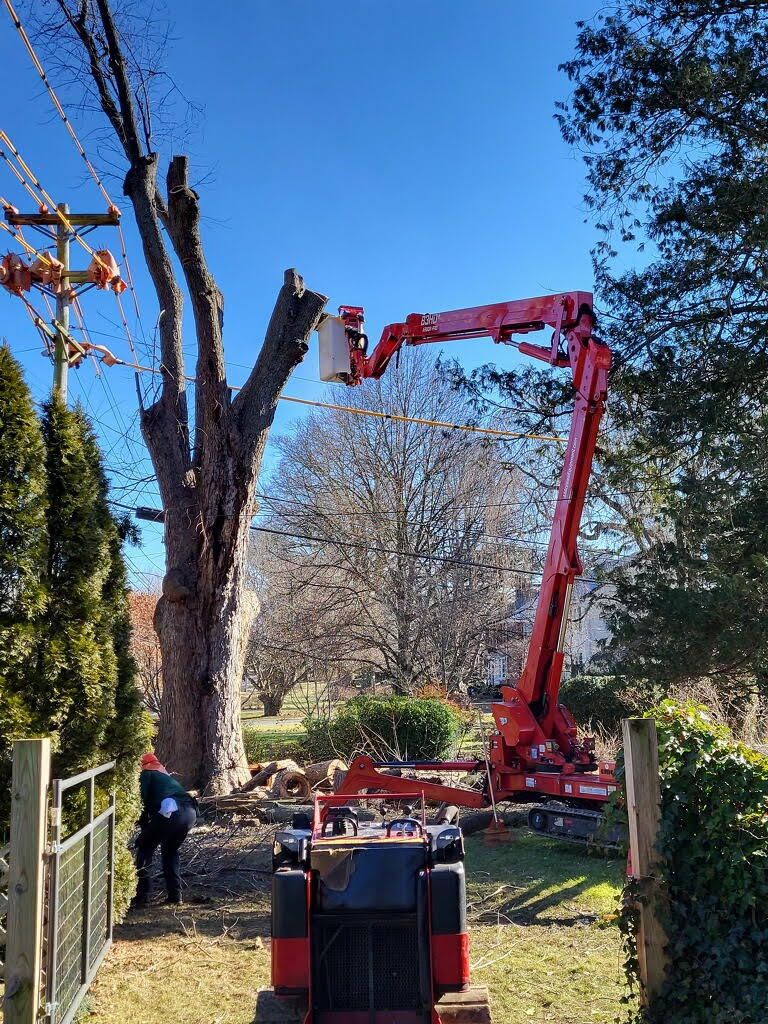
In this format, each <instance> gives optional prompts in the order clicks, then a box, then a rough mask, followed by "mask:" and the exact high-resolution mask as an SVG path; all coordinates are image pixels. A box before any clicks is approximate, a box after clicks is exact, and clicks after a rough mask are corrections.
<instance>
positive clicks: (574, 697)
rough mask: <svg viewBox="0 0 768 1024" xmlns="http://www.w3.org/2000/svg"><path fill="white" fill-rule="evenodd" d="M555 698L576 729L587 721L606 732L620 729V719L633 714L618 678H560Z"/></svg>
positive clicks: (631, 703)
mask: <svg viewBox="0 0 768 1024" xmlns="http://www.w3.org/2000/svg"><path fill="white" fill-rule="evenodd" d="M558 699H559V700H560V701H562V703H563V704H565V706H566V707H567V708H568V710H569V711H570V712H571V714H572V715H573V717H574V718H575V719H576V722H577V723H578V724H579V725H580V726H583V727H586V726H587V723H589V722H591V723H593V724H598V725H601V726H602V727H603V728H604V729H607V730H609V731H610V732H615V731H616V730H617V729H620V728H621V720H622V718H628V717H630V716H631V715H633V714H635V713H636V712H637V708H636V706H635V703H634V701H633V700H631V699H630V697H629V696H628V695H627V693H626V691H625V689H624V683H623V681H622V680H621V679H620V678H619V677H618V676H586V675H585V676H570V677H569V678H567V679H563V682H562V684H561V686H560V695H559V698H558ZM646 707H647V705H646Z"/></svg>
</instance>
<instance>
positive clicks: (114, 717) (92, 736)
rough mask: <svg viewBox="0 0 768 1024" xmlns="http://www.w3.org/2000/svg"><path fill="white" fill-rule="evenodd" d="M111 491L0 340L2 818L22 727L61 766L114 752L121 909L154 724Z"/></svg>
mask: <svg viewBox="0 0 768 1024" xmlns="http://www.w3.org/2000/svg"><path fill="white" fill-rule="evenodd" d="M107 491H108V484H107V479H106V476H105V473H104V468H103V465H102V461H101V455H100V453H99V449H98V446H97V444H96V440H95V438H94V435H93V431H92V430H91V427H90V425H89V423H88V421H87V419H86V417H85V415H84V413H83V412H82V410H80V409H77V410H75V411H74V412H73V411H71V410H69V409H67V408H66V407H65V406H64V404H63V403H62V402H61V401H60V400H58V399H57V398H54V399H52V400H51V401H50V402H49V403H48V404H47V405H46V407H45V413H44V418H43V424H42V430H41V427H40V423H39V422H38V418H37V416H36V415H35V411H34V408H33V405H32V400H31V398H30V395H29V392H28V390H27V388H26V385H25V383H24V380H23V377H22V374H21V369H20V367H19V365H18V364H17V363H16V362H15V360H14V359H13V358H12V356H11V354H10V352H9V351H8V349H7V348H5V347H2V348H0V826H2V824H3V822H5V823H6V824H7V819H8V813H7V812H8V792H9V786H8V781H9V775H10V764H11V760H10V751H11V743H12V740H13V739H14V738H15V737H18V736H30V735H50V736H51V738H52V741H53V742H52V745H53V770H54V773H55V774H56V775H58V776H59V777H66V776H67V775H72V774H74V773H76V772H78V771H81V770H83V769H85V768H91V767H94V766H96V765H98V764H102V763H104V762H106V761H112V760H115V761H116V762H117V765H116V768H115V771H114V772H113V773H112V776H111V778H110V779H108V780H106V781H107V784H108V785H109V786H110V787H112V786H114V788H115V789H116V791H117V794H118V804H117V808H118V824H117V834H116V840H117V841H116V844H115V848H116V852H117V865H116V872H117V877H116V883H117V884H116V887H115V898H116V912H117V913H118V914H120V913H121V912H122V910H123V909H124V907H125V905H126V904H127V901H128V899H129V897H130V895H131V890H132V884H133V881H132V867H131V861H130V857H129V855H128V851H127V846H126V840H127V838H128V833H129V832H130V829H131V827H132V825H133V822H134V821H135V819H136V817H137V816H138V794H137V788H136V783H137V776H138V772H137V768H138V756H139V754H140V753H141V752H142V750H145V749H146V748H147V746H148V743H149V729H148V723H147V721H146V720H145V718H144V717H143V715H142V712H141V707H140V701H139V693H138V690H137V689H136V686H135V683H134V675H135V665H134V663H133V659H132V658H131V655H130V650H129V638H130V619H129V615H128V600H127V588H126V578H125V577H126V574H125V565H124V562H123V558H122V554H121V546H122V540H123V533H124V529H123V525H122V524H119V523H118V522H116V520H115V519H114V518H113V516H112V514H111V513H110V510H109V505H108V503H107ZM75 809H76V808H75ZM72 820H73V822H74V820H75V819H74V818H73V819H72Z"/></svg>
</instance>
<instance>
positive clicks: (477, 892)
mask: <svg viewBox="0 0 768 1024" xmlns="http://www.w3.org/2000/svg"><path fill="white" fill-rule="evenodd" d="M466 869H467V901H468V917H469V920H470V922H471V923H475V924H491V923H493V924H497V923H498V924H518V925H543V926H559V927H567V926H573V925H579V924H588V923H590V922H592V921H594V920H595V919H596V918H597V917H598V916H599V914H600V913H601V912H602V911H604V910H605V890H604V889H603V893H602V895H601V898H600V899H598V901H597V903H595V901H594V900H591V899H590V897H589V896H588V895H585V894H586V893H587V892H588V891H589V890H591V889H593V888H595V887H603V886H604V885H605V884H606V883H607V885H608V886H609V888H612V887H615V888H616V890H617V891H618V889H619V887H620V886H621V883H622V876H623V870H624V868H623V864H622V863H621V861H620V860H619V859H618V858H611V859H604V858H600V857H594V856H590V854H589V851H588V850H587V849H586V847H583V846H578V845H574V844H570V843H563V842H558V841H557V840H550V839H546V838H543V837H541V836H537V835H535V834H533V833H530V832H528V831H527V830H523V829H521V830H519V832H516V833H515V842H513V843H511V844H509V845H505V846H504V847H501V846H497V847H492V846H485V845H483V843H482V841H481V840H480V839H473V840H471V841H470V842H468V844H467V863H466ZM601 901H602V902H601ZM574 904H575V905H574Z"/></svg>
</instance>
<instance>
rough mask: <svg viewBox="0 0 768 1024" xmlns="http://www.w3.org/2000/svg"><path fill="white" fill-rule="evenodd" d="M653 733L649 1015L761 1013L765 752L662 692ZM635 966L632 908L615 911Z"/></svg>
mask: <svg viewBox="0 0 768 1024" xmlns="http://www.w3.org/2000/svg"><path fill="white" fill-rule="evenodd" d="M652 717H654V718H655V719H656V725H657V729H658V737H659V769H660V775H661V826H660V831H659V840H658V849H659V852H660V853H661V855H662V858H663V859H662V878H663V884H664V896H665V899H664V906H665V908H666V912H665V918H664V921H663V923H664V928H665V930H666V934H667V938H668V942H669V945H668V949H667V955H668V959H669V967H668V970H667V977H666V981H665V985H664V990H663V992H662V994H661V996H660V998H659V999H658V1000H657V1001H656V1003H655V1005H654V1006H653V1007H652V1008H651V1009H650V1010H647V1011H638V1012H637V1013H633V1015H632V1017H631V1019H632V1020H634V1021H641V1020H642V1021H646V1022H648V1024H662V1022H663V1024H732V1022H743V1024H762V1022H764V1021H765V1020H766V1019H768V757H765V756H763V755H762V754H759V753H757V752H756V751H754V750H750V749H749V748H747V747H745V746H743V745H742V744H741V743H738V742H736V741H735V740H734V739H733V737H732V736H731V734H730V733H729V731H728V730H727V729H726V728H725V727H722V726H715V725H713V724H712V723H711V722H710V721H709V719H708V718H707V714H706V709H704V708H703V707H701V706H699V705H693V704H690V705H686V706H678V705H675V704H673V703H672V702H669V701H665V702H664V703H663V704H661V705H660V706H659V707H658V708H657V709H655V711H654V712H653V713H652ZM623 917H624V920H623V927H624V929H625V932H628V943H627V949H628V953H629V956H628V961H627V972H628V975H629V977H630V980H632V979H633V978H634V977H635V975H636V968H637V962H636V959H635V957H634V948H636V930H635V928H636V915H634V914H633V912H632V909H631V907H628V906H625V909H624V911H623Z"/></svg>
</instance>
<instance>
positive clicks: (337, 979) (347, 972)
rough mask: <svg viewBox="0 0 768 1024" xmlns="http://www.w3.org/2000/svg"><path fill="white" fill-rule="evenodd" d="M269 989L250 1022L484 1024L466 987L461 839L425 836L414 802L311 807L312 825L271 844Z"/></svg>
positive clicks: (334, 801) (479, 998)
mask: <svg viewBox="0 0 768 1024" xmlns="http://www.w3.org/2000/svg"><path fill="white" fill-rule="evenodd" d="M417 804H420V810H418V811H414V807H415V806H416V805H417ZM364 807H365V809H364ZM371 807H375V808H376V813H375V814H373V815H372V814H371V813H370V808H371ZM379 815H380V817H381V820H365V821H364V820H362V819H363V818H364V817H365V818H372V817H373V818H376V819H378V817H379ZM272 986H273V987H272V988H271V989H268V990H264V991H262V992H260V993H259V995H258V1001H257V1011H256V1021H257V1022H261V1021H270V1022H285V1024H293V1022H298V1024H438V1022H442V1024H490V1013H489V1008H488V993H487V990H486V989H484V988H471V987H470V983H469V938H468V935H467V912H466V890H465V879H464V839H463V836H462V833H461V829H459V828H458V827H457V826H456V825H452V824H449V823H448V822H447V821H442V822H440V823H438V824H435V825H428V824H427V823H426V818H425V812H424V800H423V797H422V795H421V794H420V793H416V792H414V793H398V794H397V795H393V794H388V795H387V794H381V795H375V796H371V795H367V796H365V797H359V798H356V799H355V798H350V797H339V796H318V797H316V798H315V805H314V816H313V820H312V821H310V820H309V817H308V816H306V815H296V816H295V817H294V822H293V827H292V828H290V829H285V830H284V831H280V832H278V833H277V835H276V836H275V846H274V853H273V875H272Z"/></svg>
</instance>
